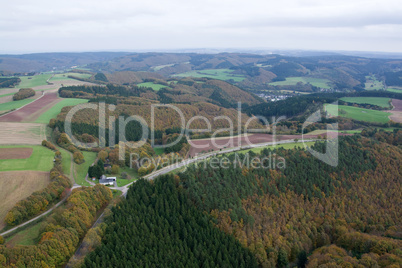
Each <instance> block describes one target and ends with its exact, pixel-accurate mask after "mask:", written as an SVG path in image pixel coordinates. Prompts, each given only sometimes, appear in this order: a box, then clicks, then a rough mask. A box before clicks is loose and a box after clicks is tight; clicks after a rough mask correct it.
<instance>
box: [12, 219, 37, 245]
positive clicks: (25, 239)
mask: <svg viewBox="0 0 402 268" xmlns="http://www.w3.org/2000/svg"><path fill="white" fill-rule="evenodd" d="M41 225H42V221H40V222H38V223H35V224H34V225H32V226H28V227H27V228H26V229H24V230H22V231H19V232H17V233H15V234H14V235H12V236H10V237H8V238H6V245H7V246H9V247H15V246H16V245H21V246H30V245H35V244H37V242H38V239H39V235H40V227H41Z"/></svg>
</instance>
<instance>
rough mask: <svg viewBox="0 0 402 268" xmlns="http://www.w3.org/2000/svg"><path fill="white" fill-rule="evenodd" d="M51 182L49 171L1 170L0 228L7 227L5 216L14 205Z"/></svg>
mask: <svg viewBox="0 0 402 268" xmlns="http://www.w3.org/2000/svg"><path fill="white" fill-rule="evenodd" d="M49 182H50V176H49V172H42V171H5V172H0V200H1V202H0V230H1V229H3V228H4V227H5V223H4V218H5V217H6V215H7V212H8V211H9V210H10V209H11V208H13V207H14V205H15V204H16V203H17V202H18V201H20V200H22V199H25V198H27V197H28V196H30V195H31V194H32V193H33V192H35V191H39V190H41V189H43V188H45V187H46V186H47V185H48V184H49Z"/></svg>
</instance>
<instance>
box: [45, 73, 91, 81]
mask: <svg viewBox="0 0 402 268" xmlns="http://www.w3.org/2000/svg"><path fill="white" fill-rule="evenodd" d="M68 76H75V77H78V78H83V79H87V78H90V77H91V76H92V75H91V74H81V73H62V74H55V75H54V76H53V77H52V78H50V80H49V82H53V81H60V80H75V79H74V78H69V77H68Z"/></svg>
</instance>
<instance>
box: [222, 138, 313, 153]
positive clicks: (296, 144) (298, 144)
mask: <svg viewBox="0 0 402 268" xmlns="http://www.w3.org/2000/svg"><path fill="white" fill-rule="evenodd" d="M314 143H315V142H314V141H309V142H305V143H304V144H305V145H306V146H311V145H313V144H314ZM296 147H300V148H304V145H303V143H302V142H301V141H299V142H292V143H284V144H277V145H276V146H274V145H269V146H265V147H257V148H253V149H245V150H241V151H237V152H231V153H228V154H227V155H232V154H235V153H237V154H239V153H243V154H245V153H247V152H250V151H252V152H254V153H256V154H259V153H260V152H261V151H262V150H264V149H265V148H270V149H275V148H283V149H286V150H289V149H294V148H296Z"/></svg>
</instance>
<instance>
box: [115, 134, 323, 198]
mask: <svg viewBox="0 0 402 268" xmlns="http://www.w3.org/2000/svg"><path fill="white" fill-rule="evenodd" d="M317 140H318V139H308V140H303V141H300V144H303V142H311V141H317ZM286 143H294V140H284V141H277V142H266V143H260V144H252V145H248V146H241V147H233V148H229V149H224V150H222V151H214V152H210V153H205V154H202V155H199V156H195V157H193V158H189V159H186V160H183V161H182V162H179V163H175V164H172V165H170V166H167V167H164V168H162V169H159V170H156V171H154V172H152V173H151V174H148V175H146V176H144V177H143V178H144V179H147V180H152V179H154V178H156V177H158V176H160V175H164V174H167V173H169V172H172V171H173V170H175V169H178V168H182V167H184V166H187V165H189V164H192V163H195V162H197V161H202V160H205V159H207V158H209V157H211V156H216V155H221V154H226V153H232V152H237V151H242V150H248V149H252V148H258V147H266V146H272V145H274V144H286ZM134 183H135V181H134V182H131V183H129V184H127V185H126V186H123V187H111V189H115V190H119V191H121V192H123V195H124V196H126V195H127V191H128V189H129V188H130V186H131V185H133V184H134Z"/></svg>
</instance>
